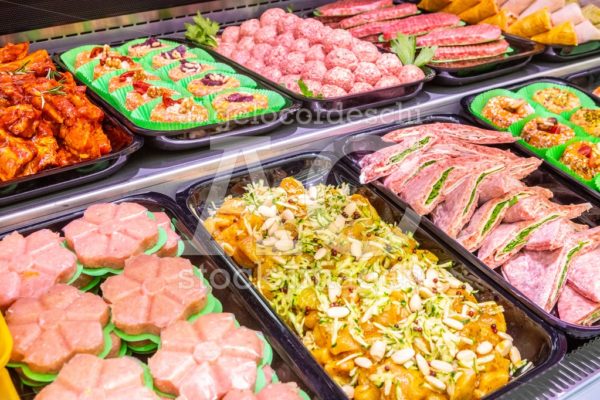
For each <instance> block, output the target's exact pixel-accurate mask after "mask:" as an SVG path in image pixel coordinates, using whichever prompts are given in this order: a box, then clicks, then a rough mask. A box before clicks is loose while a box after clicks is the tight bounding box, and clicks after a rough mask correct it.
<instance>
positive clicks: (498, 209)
mask: <svg viewBox="0 0 600 400" xmlns="http://www.w3.org/2000/svg"><path fill="white" fill-rule="evenodd" d="M517 201H519V196H518V195H517V196H515V197H513V198H511V199H509V200H505V201H503V202H501V203H498V204H496V207H494V209H493V210H492V214H491V215H490V219H488V221H487V222H486V223H485V225H484V227H483V229H482V230H481V234H482V235H485V234H486V233H487V232H488V231H489V230H490V229H492V226H493V225H494V223H495V222H496V220H497V219H498V216H500V212H501V211H502V210H503V209H505V208H510V207H512V206H514V205H515V204H517Z"/></svg>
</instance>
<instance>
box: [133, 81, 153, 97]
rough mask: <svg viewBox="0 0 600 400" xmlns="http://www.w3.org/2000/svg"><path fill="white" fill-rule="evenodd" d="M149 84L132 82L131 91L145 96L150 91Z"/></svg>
mask: <svg viewBox="0 0 600 400" xmlns="http://www.w3.org/2000/svg"><path fill="white" fill-rule="evenodd" d="M150 86H151V85H150V84H149V83H147V82H143V81H136V82H133V90H135V91H136V92H137V93H139V94H145V93H146V92H147V91H148V89H150Z"/></svg>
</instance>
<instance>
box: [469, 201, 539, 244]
mask: <svg viewBox="0 0 600 400" xmlns="http://www.w3.org/2000/svg"><path fill="white" fill-rule="evenodd" d="M528 195H530V194H529V193H528V192H527V191H526V190H516V191H513V192H510V193H508V194H506V195H504V196H502V197H497V198H495V199H492V200H489V201H488V202H486V203H485V204H483V205H482V206H481V207H479V209H478V210H477V211H476V212H475V214H473V217H472V218H471V221H470V222H469V225H468V226H467V227H466V228H465V229H464V230H463V231H462V232H461V233H460V234H459V235H458V239H457V240H458V241H459V242H460V244H462V245H463V247H464V248H466V249H467V250H469V251H470V252H474V251H475V250H477V249H479V247H481V244H482V243H483V241H484V239H485V238H486V237H487V236H488V235H489V234H490V233H491V232H492V231H493V230H494V229H495V228H496V227H497V226H498V225H500V223H501V222H502V218H504V214H505V213H506V210H507V209H508V208H509V207H510V206H511V205H512V204H514V203H516V202H517V201H519V199H520V198H521V197H524V196H528Z"/></svg>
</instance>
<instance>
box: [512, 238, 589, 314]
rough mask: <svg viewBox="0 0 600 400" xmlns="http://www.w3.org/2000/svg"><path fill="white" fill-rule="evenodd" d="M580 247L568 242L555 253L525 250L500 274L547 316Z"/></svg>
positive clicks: (578, 244) (565, 280)
mask: <svg viewBox="0 0 600 400" xmlns="http://www.w3.org/2000/svg"><path fill="white" fill-rule="evenodd" d="M584 246H585V245H584V244H583V243H576V242H572V241H570V242H569V243H567V244H566V245H565V246H564V247H562V248H560V249H558V250H555V251H529V250H526V251H524V252H522V253H521V254H519V255H517V256H516V257H515V258H513V259H512V260H510V261H509V262H507V263H506V264H505V265H504V266H503V267H502V274H503V275H504V277H505V278H506V280H507V281H508V282H510V283H511V284H512V285H513V286H515V287H516V288H517V289H519V290H520V291H521V292H523V294H524V295H525V296H527V297H528V298H529V299H530V300H531V301H533V302H534V303H536V304H537V305H539V306H540V307H541V308H543V309H544V310H546V311H548V312H550V311H551V310H552V309H553V308H554V305H555V304H556V302H557V301H558V298H559V297H560V295H561V292H562V290H563V288H564V286H565V283H566V282H567V270H568V268H569V265H570V263H571V261H572V259H573V258H574V257H575V256H576V255H577V254H578V253H579V252H581V251H582V249H583V247H584Z"/></svg>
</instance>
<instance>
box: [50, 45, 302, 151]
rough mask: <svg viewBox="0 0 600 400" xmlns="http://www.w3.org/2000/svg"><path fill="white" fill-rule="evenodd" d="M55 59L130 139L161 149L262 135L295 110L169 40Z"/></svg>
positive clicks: (77, 51) (84, 49)
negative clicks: (232, 136) (131, 135)
mask: <svg viewBox="0 0 600 400" xmlns="http://www.w3.org/2000/svg"><path fill="white" fill-rule="evenodd" d="M58 58H59V60H60V62H61V63H62V64H63V65H64V66H65V68H66V69H68V70H69V71H71V72H73V73H74V74H75V76H76V77H77V78H78V79H80V80H81V81H82V82H84V83H85V84H86V85H87V86H88V87H89V89H90V90H91V92H92V93H93V94H94V95H95V97H97V98H99V99H100V100H101V101H102V102H103V103H104V104H106V105H107V107H109V108H110V109H111V110H113V112H114V114H115V115H116V117H117V118H119V119H120V120H121V121H122V122H123V123H124V124H126V125H127V126H128V127H129V128H130V129H131V130H132V131H133V132H135V133H138V134H141V135H144V136H147V137H149V138H150V140H151V141H152V143H154V144H156V145H158V146H160V147H162V148H165V149H178V148H189V147H197V146H200V145H206V144H208V142H209V141H210V138H211V134H215V135H217V134H222V133H223V132H227V131H231V130H235V131H236V133H237V134H249V133H260V132H264V131H265V130H267V129H272V128H274V127H275V126H277V125H278V124H280V123H282V122H283V120H285V119H286V118H287V117H288V116H289V114H291V113H292V112H294V111H295V110H296V107H295V105H294V104H293V101H291V100H290V99H289V98H287V97H286V96H283V95H281V94H280V93H277V92H275V91H273V90H269V89H267V88H265V87H264V86H261V85H258V84H257V82H256V81H254V80H253V79H251V78H249V77H248V76H245V75H243V74H239V73H237V71H236V70H235V69H233V68H232V67H230V66H229V65H226V64H224V63H219V62H216V61H215V59H214V58H213V57H212V56H211V55H210V54H208V53H207V52H206V51H204V50H202V49H199V48H196V47H195V46H190V45H185V44H182V43H179V42H176V41H172V40H166V39H158V38H153V37H151V38H148V39H138V40H134V41H130V42H127V43H124V44H122V45H121V46H119V47H114V46H113V47H111V46H109V45H102V46H100V45H85V46H80V47H77V48H74V49H71V50H69V51H67V52H64V53H62V54H61V55H60V56H58ZM244 126H245V127H244Z"/></svg>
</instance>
